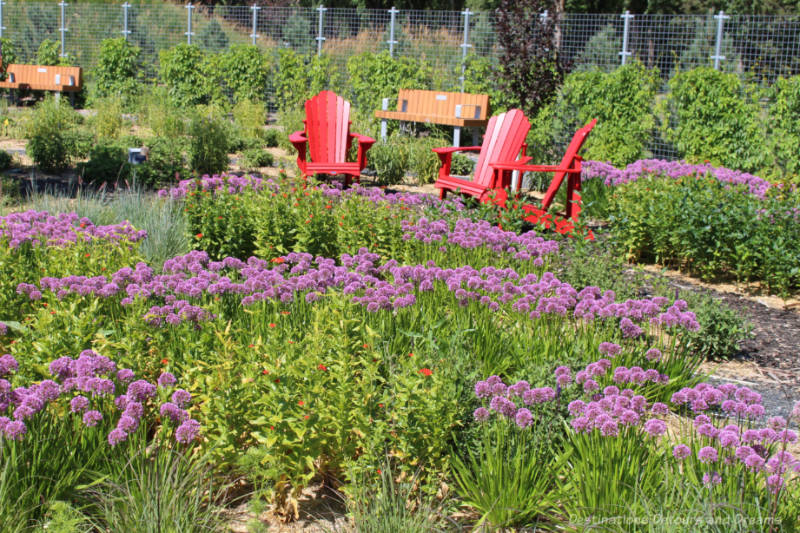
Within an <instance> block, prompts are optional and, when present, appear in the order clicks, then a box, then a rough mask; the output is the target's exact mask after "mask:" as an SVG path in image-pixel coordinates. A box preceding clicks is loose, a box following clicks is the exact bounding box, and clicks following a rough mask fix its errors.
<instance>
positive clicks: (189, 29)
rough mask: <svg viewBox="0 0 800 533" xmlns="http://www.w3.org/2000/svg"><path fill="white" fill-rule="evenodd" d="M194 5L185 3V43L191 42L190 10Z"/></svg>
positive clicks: (192, 33)
mask: <svg viewBox="0 0 800 533" xmlns="http://www.w3.org/2000/svg"><path fill="white" fill-rule="evenodd" d="M193 9H194V6H193V5H192V4H191V3H189V4H186V44H192V35H194V32H193V31H192V10H193Z"/></svg>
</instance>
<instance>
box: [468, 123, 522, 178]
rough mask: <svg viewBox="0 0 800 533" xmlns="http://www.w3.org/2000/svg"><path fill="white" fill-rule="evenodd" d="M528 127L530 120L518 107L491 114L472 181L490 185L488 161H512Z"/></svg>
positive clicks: (491, 174) (491, 175) (518, 150)
mask: <svg viewBox="0 0 800 533" xmlns="http://www.w3.org/2000/svg"><path fill="white" fill-rule="evenodd" d="M530 129H531V123H530V121H528V119H527V117H525V113H523V112H522V111H520V110H519V109H511V110H510V111H507V112H505V113H500V114H499V115H495V116H493V117H492V118H491V119H490V120H489V124H487V125H486V134H485V135H484V136H483V144H482V145H481V153H480V155H479V156H478V162H477V164H476V165H475V175H474V177H473V181H474V182H475V183H478V184H480V185H484V186H486V187H491V186H492V177H493V175H494V171H493V169H492V167H491V164H490V163H497V162H502V161H514V160H515V159H516V158H517V156H518V155H519V153H520V150H522V145H523V144H525V138H526V137H527V136H528V130H530Z"/></svg>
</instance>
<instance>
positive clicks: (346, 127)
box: [289, 91, 375, 184]
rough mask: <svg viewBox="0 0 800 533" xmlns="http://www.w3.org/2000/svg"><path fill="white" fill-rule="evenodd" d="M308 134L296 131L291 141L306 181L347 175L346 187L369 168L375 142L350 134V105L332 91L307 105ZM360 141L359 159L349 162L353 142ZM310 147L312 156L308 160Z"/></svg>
mask: <svg viewBox="0 0 800 533" xmlns="http://www.w3.org/2000/svg"><path fill="white" fill-rule="evenodd" d="M305 110H306V119H305V120H304V121H303V123H304V124H305V129H304V131H296V132H294V133H293V134H291V135H290V136H289V140H290V141H291V142H292V144H293V145H294V147H295V148H296V149H297V166H298V167H299V168H300V172H301V174H302V177H303V179H306V178H308V176H311V175H313V174H344V175H345V183H346V184H349V183H350V179H351V178H356V180H358V178H359V177H360V176H361V171H362V170H364V167H365V166H366V165H367V155H366V154H367V150H369V148H370V147H371V146H372V145H373V144H374V143H375V139H372V138H371V137H365V136H363V135H358V134H357V133H350V102H347V101H346V100H344V99H343V98H342V97H341V96H337V95H336V94H335V93H333V92H331V91H322V92H321V93H319V94H317V95H316V96H314V97H313V98H311V99H309V100H306V103H305ZM353 138H355V139H357V140H358V159H357V161H355V162H352V163H348V162H347V152H348V150H349V148H350V144H351V142H352V139H353ZM306 146H308V156H309V157H310V161H309V160H307V159H306Z"/></svg>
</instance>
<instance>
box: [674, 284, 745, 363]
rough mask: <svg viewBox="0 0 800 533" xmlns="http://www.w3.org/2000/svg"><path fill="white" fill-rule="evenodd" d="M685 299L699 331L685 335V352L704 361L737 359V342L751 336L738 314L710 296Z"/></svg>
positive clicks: (695, 296)
mask: <svg viewBox="0 0 800 533" xmlns="http://www.w3.org/2000/svg"><path fill="white" fill-rule="evenodd" d="M685 299H686V301H687V303H688V304H689V307H690V309H691V310H692V311H693V312H694V314H696V315H697V322H699V323H700V329H699V330H698V331H690V332H689V333H687V335H686V344H687V348H688V349H689V350H690V351H692V352H693V353H695V354H697V355H699V356H701V357H703V358H704V359H721V358H729V357H733V356H734V355H736V353H737V352H738V350H739V342H741V341H742V340H744V339H745V338H747V336H748V335H749V334H750V326H749V324H747V323H745V321H744V319H743V318H742V317H741V316H740V314H739V313H738V312H737V311H736V310H734V309H731V308H730V307H728V306H727V305H725V304H723V303H721V302H719V301H717V300H715V299H714V298H712V297H711V296H707V295H693V296H691V297H690V296H687V297H686V298H685Z"/></svg>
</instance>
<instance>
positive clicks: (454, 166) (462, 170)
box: [450, 154, 475, 176]
mask: <svg viewBox="0 0 800 533" xmlns="http://www.w3.org/2000/svg"><path fill="white" fill-rule="evenodd" d="M474 169H475V161H474V160H473V159H470V158H469V157H467V156H465V155H464V154H453V159H452V160H451V161H450V173H451V174H454V175H456V176H469V175H470V174H472V171H473V170H474Z"/></svg>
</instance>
